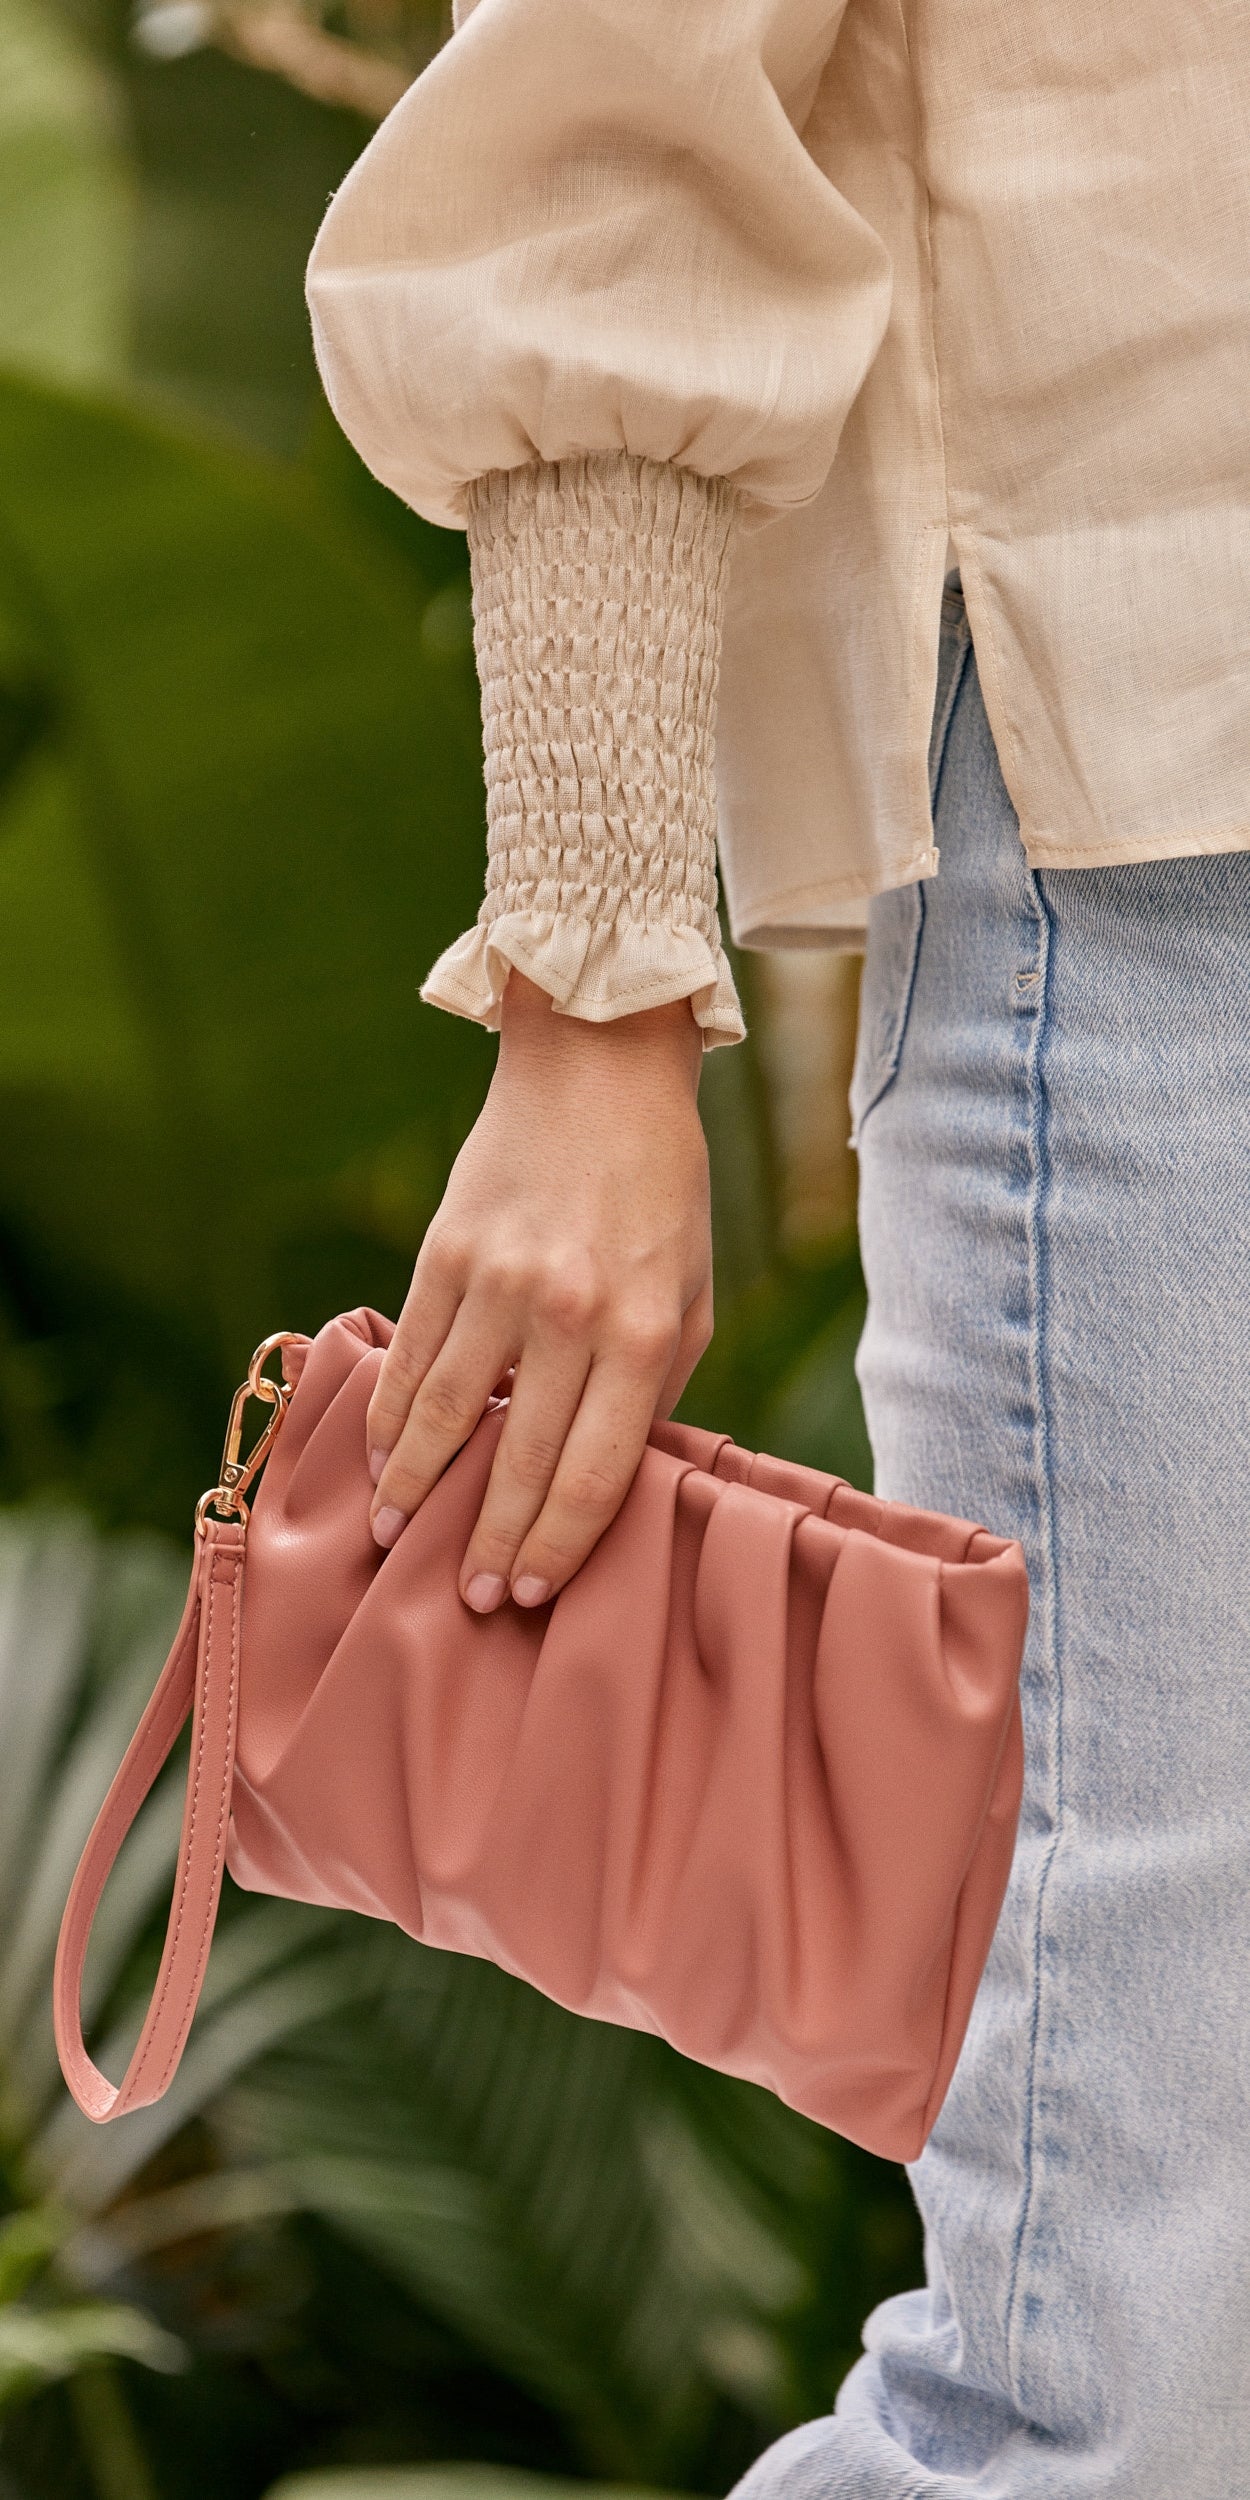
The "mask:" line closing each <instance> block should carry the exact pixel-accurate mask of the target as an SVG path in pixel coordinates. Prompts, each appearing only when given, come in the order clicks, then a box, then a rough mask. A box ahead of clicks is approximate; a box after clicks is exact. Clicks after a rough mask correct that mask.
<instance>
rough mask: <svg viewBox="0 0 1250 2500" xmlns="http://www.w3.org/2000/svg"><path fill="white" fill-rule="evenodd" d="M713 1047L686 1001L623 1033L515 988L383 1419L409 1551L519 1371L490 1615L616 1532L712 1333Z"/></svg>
mask: <svg viewBox="0 0 1250 2500" xmlns="http://www.w3.org/2000/svg"><path fill="white" fill-rule="evenodd" d="M702 1050H703V1037H702V1034H701V1032H700V1030H699V1027H698V1025H697V1024H696V1023H695V1020H694V1017H693V1016H692V1014H691V1012H690V1007H689V1002H688V1000H686V999H684V998H683V999H677V1000H675V1001H673V1002H672V1003H671V1004H670V1005H668V1006H665V1007H657V1008H650V1009H647V1010H645V1011H643V1012H641V1013H639V1014H637V1015H632V1016H621V1017H618V1018H616V1019H614V1020H613V1021H612V1022H609V1023H606V1024H590V1023H588V1022H587V1021H586V1019H585V1018H584V1017H576V1016H566V1015H558V1014H556V1012H555V1011H554V1009H553V1006H552V1002H551V999H550V998H549V997H548V995H547V993H546V991H545V990H541V989H539V988H538V987H537V986H536V985H535V984H534V983H533V982H532V981H529V980H527V979H526V978H525V976H524V975H523V974H522V973H519V972H517V971H515V970H514V971H513V972H512V973H510V975H509V978H508V985H507V988H506V990H505V991H504V996H503V1005H502V1024H501V1030H500V1037H499V1055H498V1059H497V1062H496V1066H495V1072H494V1075H493V1077H492V1079H491V1085H490V1091H489V1094H488V1095H487V1098H486V1102H485V1104H484V1106H483V1108H482V1112H481V1114H480V1117H479V1118H478V1120H477V1121H476V1123H475V1125H474V1127H473V1128H472V1129H471V1131H470V1133H469V1135H468V1137H467V1138H466V1140H465V1143H464V1145H463V1146H462V1147H461V1149H460V1153H459V1154H458V1155H457V1157H456V1161H455V1164H454V1165H453V1167H452V1172H451V1177H450V1179H449V1181H448V1184H447V1189H446V1192H445V1194H444V1197H443V1201H442V1204H441V1206H440V1207H439V1210H438V1213H437V1215H436V1216H435V1217H434V1219H433V1221H432V1223H431V1224H430V1226H429V1229H428V1230H427V1232H426V1235H425V1239H424V1241H423V1242H422V1244H421V1250H420V1254H419V1256H418V1259H417V1263H416V1267H415V1269H414V1271H413V1278H412V1283H411V1286H410V1287H409V1290H408V1294H407V1298H406V1300H405V1302H404V1307H403V1310H402V1312H401V1314H400V1317H399V1322H398V1325H397V1327H396V1330H395V1335H394V1338H393V1339H392V1341H391V1344H390V1346H389V1347H388V1348H387V1352H386V1357H385V1360H384V1362H383V1364H382V1368H381V1371H380V1373H379V1375H378V1379H377V1383H376V1385H375V1388H374V1393H373V1396H372V1398H371V1400H370V1403H369V1413H368V1419H367V1438H368V1445H369V1453H370V1457H369V1463H370V1469H371V1472H372V1473H373V1476H374V1479H375V1482H376V1485H377V1491H376V1493H375V1496H374V1502H373V1513H372V1519H373V1533H374V1535H375V1537H376V1538H377V1540H378V1543H379V1544H381V1545H392V1544H393V1543H394V1542H395V1539H396V1538H397V1537H398V1536H399V1535H400V1534H401V1532H402V1530H403V1528H404V1527H405V1526H406V1524H407V1521H408V1519H409V1518H410V1517H411V1515H412V1513H413V1511H415V1510H416V1509H417V1507H418V1505H419V1504H420V1503H421V1502H422V1501H423V1500H424V1499H425V1496H426V1494H427V1493H428V1492H429V1491H430V1488H431V1486H432V1485H433V1484H435V1483H436V1482H437V1479H438V1477H439V1476H440V1475H441V1474H442V1471H443V1469H444V1467H446V1465H447V1463H448V1461H449V1460H450V1459H452V1458H453V1457H454V1456H455V1453H456V1451H457V1450H458V1449H459V1448H460V1447H461V1446H462V1444H463V1443H464V1442H465V1441H467V1439H468V1437H469V1435H470V1433H471V1432H472V1431H473V1428H474V1426H475V1425H476V1423H477V1422H478V1420H479V1418H480V1416H481V1415H482V1413H483V1411H484V1409H485V1406H486V1402H487V1399H488V1398H489V1396H490V1394H491V1391H492V1390H493V1389H494V1388H496V1386H497V1385H498V1384H499V1382H500V1380H501V1378H502V1375H503V1374H504V1373H505V1372H506V1371H507V1369H508V1367H509V1365H510V1364H515V1366H516V1372H515V1378H514V1380H513V1383H512V1393H511V1400H510V1404H509V1407H508V1413H507V1416H506V1419H505V1422H504V1426H503V1431H502V1433H501V1435H500V1440H499V1447H498V1449H497V1450H496V1453H495V1458H494V1464H493V1466H492V1468H491V1474H490V1481H489V1483H488V1485H487V1488H486V1495H485V1499H484V1501H483V1504H482V1509H481V1512H480V1515H479V1517H478V1519H477V1522H476V1524H475V1526H474V1529H473V1532H472V1534H471V1536H470V1538H469V1543H468V1547H467V1549H466V1552H465V1555H464V1559H463V1562H462V1565H461V1570H460V1591H461V1595H462V1596H463V1597H464V1598H465V1599H466V1600H467V1602H468V1603H469V1604H470V1605H471V1606H474V1607H476V1608H477V1609H478V1610H479V1611H481V1612H489V1610H490V1609H491V1608H492V1607H493V1606H497V1605H499V1604H500V1603H501V1602H502V1600H503V1598H504V1597H505V1595H506V1594H507V1593H508V1587H509V1582H510V1583H511V1593H512V1595H513V1597H514V1598H516V1600H517V1601H518V1603H519V1604H521V1605H523V1606H524V1605H530V1606H537V1605H541V1604H542V1603H543V1602H544V1600H545V1599H546V1598H548V1597H550V1596H553V1595H554V1594H555V1593H556V1591H557V1590H559V1589H561V1588H562V1587H563V1586H564V1583H565V1581H566V1580H568V1579H570V1578H571V1577H572V1575H573V1573H574V1572H575V1571H576V1570H577V1568H578V1566H579V1564H580V1563H582V1562H584V1561H585V1559H586V1556H587V1555H588V1554H589V1553H590V1551H591V1549H592V1547H593V1546H594V1545H595V1544H596V1543H597V1541H598V1539H599V1537H600V1536H601V1535H602V1533H603V1531H604V1529H605V1528H606V1527H607V1526H608V1524H609V1522H610V1521H611V1520H612V1519H614V1518H615V1516H616V1513H617V1511H618V1510H619V1508H620V1505H621V1503H622V1501H623V1500H624V1498H625V1495H626V1493H627V1492H628V1490H629V1487H630V1484H631V1483H632V1481H633V1477H634V1474H635V1472H636V1469H637V1466H638V1462H639V1460H640V1458H641V1456H642V1453H643V1449H644V1448H645V1446H646V1439H647V1434H648V1432H649V1431H650V1428H651V1425H652V1423H653V1421H654V1420H655V1419H656V1417H657V1416H660V1417H663V1416H668V1415H670V1414H671V1413H672V1410H673V1408H674V1406H675V1405H676V1404H677V1401H678V1399H679V1397H680V1396H681V1393H682V1390H683V1389H684V1387H685V1385H686V1382H687V1380H688V1379H689V1377H690V1374H691V1372H692V1371H693V1370H694V1368H695V1365H696V1363H697V1362H698V1360H699V1357H700V1355H701V1354H702V1353H703V1350H704V1348H705V1346H706V1345H707V1344H708V1341H709V1339H710V1337H711V1334H712V1238H711V1220H710V1199H709V1186H708V1158H707V1145H706V1140H705V1138H704V1135H703V1128H702V1124H701V1122H700V1119H699V1112H698V1089H699V1072H700V1067H701V1064H702Z"/></svg>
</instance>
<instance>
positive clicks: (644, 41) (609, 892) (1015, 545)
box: [308, 0, 1250, 1048]
mask: <svg viewBox="0 0 1250 2500" xmlns="http://www.w3.org/2000/svg"><path fill="white" fill-rule="evenodd" d="M308 295H309V303H310V307H311V312H312V319H313V328H314V336H315V342H316V349H317V356H318V361H319V365H320V370H321V374H322V377H323V380H324V383H325V387H326V390H327V392H328V395H329V398H330V401H331V404H332V406H333V408H334V410H335V412H336V414H337V416H338V418H339V420H340V422H341V424H342V425H343V427H344V428H345V430H346V432H347V433H348V435H349V436H350V437H351V439H352V441H353V442H354V443H355V445H356V447H357V449H358V450H359V452H360V453H361V455H362V457H363V458H364V460H365V461H366V462H367V463H368V465H369V467H370V468H371V469H372V470H373V471H374V473H375V474H376V475H377V476H378V477H379V478H382V479H383V480H384V481H385V482H386V484H387V485H388V486H390V487H393V488H394V490H395V492H396V493H397V494H399V495H401V496H402V497H403V498H404V500H405V501H406V502H407V503H409V504H410V505H412V506H413V507H414V509H415V510H416V511H418V512H420V513H422V514H424V516H425V518H426V519H427V520H429V521H433V522H437V523H441V524H443V525H444V526H446V527H448V528H452V529H465V530H467V533H468V542H469V553H470V562H471V568H472V581H473V608H474V635H475V648H476V652H477V659H478V667H479V672H480V676H481V683H482V707H483V730H484V753H485V775H486V790H487V833H488V861H487V873H486V892H485V897H484V900H483V903H482V908H481V911H480V912H479V915H478V919H477V922H476V924H475V926H474V927H473V928H472V929H471V930H468V931H466V932H465V934H464V935H463V936H462V937H460V938H458V939H457V940H456V941H455V943H454V944H453V945H452V946H450V947H449V948H448V949H447V950H446V952H445V953H443V954H442V955H440V957H439V959H438V961H437V963H436V964H435V965H434V967H433V969H432V970H431V972H430V973H429V975H428V977H427V979H426V981H425V983H424V984H423V986H422V990H421V995H422V997H423V998H426V999H429V1000H432V1001H434V1002H435V1003H436V1004H438V1005H439V1006H442V1007H446V1008H449V1009H451V1010H452V1011H453V1012H455V1013H457V1014H460V1015H466V1016H473V1017H476V1018H478V1019H479V1020H480V1021H481V1022H483V1023H485V1024H487V1025H490V1026H492V1027H494V1028H497V1027H498V1024H499V1000H500V997H501V995H502V991H503V987H504V984H505V982H506V980H507V977H508V970H509V967H510V966H511V965H518V966H520V967H521V968H522V969H523V970H524V971H525V972H527V973H528V974H529V975H530V977H531V978H532V979H533V980H535V981H536V982H538V983H539V984H540V985H541V986H542V987H543V988H545V989H546V990H547V991H548V992H549V993H550V995H551V996H552V997H553V999H554V1001H555V1003H556V1005H557V1007H558V1008H560V1009H562V1010H563V1011H565V1012H567V1013H570V1014H574V1015H581V1016H588V1017H592V1018H595V1019H604V1018H609V1017H613V1016H618V1015H623V1014H626V1013H628V1012H630V1011H631V1010H633V1009H635V1008H639V1007H647V1006H654V1005H658V1004H659V1003H660V1002H661V1001H663V1000H667V999H671V998H676V997H682V996H688V997H689V998H690V1001H691V1006H692V1009H693V1012H694V1013H695V1015H696V1017H697V1019H698V1022H699V1023H700V1025H701V1026H702V1028H703V1039H704V1045H705V1047H709V1048H710V1047H712V1046H714V1045H716V1044H718V1043H727V1042H733V1041H735V1040H739V1039H741V1037H742V1035H743V1032H744V1026H743V1022H742V1017H741V1013H740V1010H739V1005H738V1000H737V997H736V994H735V990H734V985H733V981H732V978H731V974H730V970H729V966H728V962H727V960H726V957H725V954H724V950H723V948H722V946H721V942H720V932H719V924H718V920H717V877H716V846H717V842H719V853H720V867H721V873H722V876H723V881H724V888H725V901H726V908H727V913H728V920H729V926H730V930H731V933H732V935H733V938H734V940H735V942H736V943H737V944H738V945H739V946H743V947H757V948H758V947H787V946H802V945H810V944H824V945H830V944H833V945H838V944H852V945H853V944H856V943H862V934H863V929H864V924H865V916H866V905H867V900H868V897H869V896H870V895H873V894H876V893H879V892H881V891H882V890H884V889H885V888H887V887H891V886H898V885H904V884H907V883H908V882H910V881H911V880H913V879H915V878H919V877H927V876H931V875H933V874H934V872H935V871H936V870H937V867H938V854H937V850H936V849H935V847H934V833H933V820H932V814H931V810H930V803H929V790H928V774H927V748H928V739H929V730H930V722H931V715H932V709H933V701H934V693H935V681H936V667H937V643H938V631H939V616H940V605H941V593H942V583H943V577H944V574H945V572H946V569H947V566H948V563H950V562H951V561H952V559H954V560H957V562H958V564H959V567H960V570H961V574H962V579H963V587H964V594H965V597H966V600H967V605H968V613H969V619H970V623H971V627H972V633H973V638H974V641H975V644H976V649H977V655H978V662H979V666H980V671H981V679H982V685H983V688H984V694H985V702H986V708H987V712H988V715H989V720H990V725H991V728H992V730H993V734H994V739H995V743H996V746H997V748H998V753H999V756H1000V758H1001V762H1002V768H1003V774H1004V778H1005V781H1006V784H1007V788H1008V790H1009V792H1010V795H1011V798H1012V800H1013V802H1014V805H1015V807H1016V810H1017V812H1018V815H1019V818H1020V829H1021V836H1022V840H1023V844H1024V849H1025V853H1026V856H1027V858H1028V860H1029V861H1030V862H1031V863H1032V864H1033V865H1034V866H1036V867H1045V868H1070V867H1082V866H1088V865H1093V864H1095V863H1101V862H1107V861H1118V860H1141V859H1150V858H1156V857H1161V856H1172V855H1176V854H1180V853H1193V852H1215V851H1231V850H1240V849H1245V848H1247V847H1250V660H1248V649H1250V5H1248V0H1167V5H1164V0H476V5H474V0H457V6H456V12H455V26H454V32H453V34H452V35H451V37H450V38H449V40H448V41H447V42H446V43H445V45H444V46H443V49H442V50H441V52H439V53H438V55H437V56H436V57H435V59H434V60H433V61H432V62H431V63H430V65H429V66H428V68H427V69H426V70H425V71H424V73H423V74H422V76H421V77H420V78H418V79H417V81H416V82H415V84H414V85H413V86H412V87H411V88H410V89H409V91H408V92H407V94H406V95H405V96H404V97H403V98H402V100H401V102H400V103H399V104H397V105H396V107H395V109H394V111H393V112H392V113H391V114H390V116H389V118H388V119H387V120H386V121H385V122H384V123H383V125H382V127H381V129H380V130H379V131H378V132H377V133H376V135H375V136H374V138H373V139H372V140H371V142H370V144H369V146H368V147H367V148H366V149H365V151H364V154H363V155H362V156H361V158H360V159H359V161H358V163H357V164H356V165H354V166H353V168H352V170H351V172H350V173H349V175H348V177H347V179H346V181H345V182H344V183H343V185H342V188H341V189H340V190H339V192H338V193H337V195H336V196H335V198H334V199H333V201H332V202H331V204H330V207H329V210H328V212H327V215H326V217H325V220H324V223H323V225H322V227H321V231H320V233H319V235H318V236H317V240H316V244H315V246H314V249H313V253H312V258H311V262H310V265H309V275H308ZM718 714H719V717H718ZM714 742H715V748H714Z"/></svg>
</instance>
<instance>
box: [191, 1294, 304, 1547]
mask: <svg viewBox="0 0 1250 2500" xmlns="http://www.w3.org/2000/svg"><path fill="white" fill-rule="evenodd" d="M303 1342H304V1340H303V1338H302V1337H301V1335H300V1333H299V1331H298V1330H297V1329H291V1328H284V1329H279V1330H278V1331H277V1333H276V1335H274V1336H272V1337H266V1338H264V1339H263V1341H262V1343H261V1344H260V1345H258V1346H257V1348H256V1352H255V1353H254V1355H253V1356H252V1359H251V1362H250V1363H249V1364H248V1367H247V1378H246V1380H244V1381H241V1382H240V1384H239V1387H238V1388H237V1389H236V1390H235V1393H234V1397H233V1399H232V1401H231V1406H230V1421H229V1423H228V1424H227V1426H226V1439H225V1446H224V1448H223V1450H222V1453H221V1476H220V1478H219V1480H218V1482H217V1483H216V1484H215V1485H213V1486H211V1487H210V1489H209V1491H208V1492H207V1493H201V1495H200V1498H199V1500H198V1502H197V1503H196V1505H195V1530H196V1535H197V1536H202V1535H203V1533H204V1522H205V1519H206V1517H207V1514H208V1512H209V1511H210V1510H211V1509H213V1508H214V1507H216V1509H217V1510H218V1511H219V1512H225V1513H226V1514H227V1516H229V1515H230V1514H233V1516H234V1517H235V1518H236V1519H240V1520H242V1521H243V1522H244V1523H246V1520H247V1516H248V1506H247V1503H246V1502H245V1501H244V1499H243V1496H244V1494H245V1493H246V1491H247V1489H248V1486H249V1485H250V1484H251V1483H252V1482H253V1481H254V1479H255V1478H256V1477H257V1476H258V1475H259V1473H260V1470H261V1468H262V1467H263V1466H264V1464H265V1460H266V1459H267V1458H268V1456H269V1453H270V1450H271V1449H272V1448H273V1445H274V1441H275V1440H276V1438H277V1435H278V1431H279V1429H280V1427H281V1423H282V1418H283V1416H284V1415H285V1413H286V1410H287V1408H288V1406H289V1405H290V1403H291V1399H292V1398H293V1396H294V1394H295V1392H294V1390H293V1388H292V1386H291V1383H290V1382H289V1381H288V1380H270V1379H268V1378H267V1377H266V1374H265V1371H264V1368H263V1367H264V1365H265V1364H266V1363H267V1362H268V1360H269V1357H270V1355H271V1354H273V1353H275V1352H276V1350H277V1348H278V1347H279V1346H284V1345H302V1344H303ZM249 1398H259V1399H260V1401H261V1403H262V1405H265V1406H271V1407H272V1408H273V1413H272V1415H271V1416H270V1418H269V1421H268V1423H267V1424H266V1426H265V1429H264V1431H263V1432H262V1434H261V1436H260V1439H259V1440H258V1441H257V1442H255V1443H254V1445H253V1447H252V1448H251V1449H250V1450H249V1452H248V1454H247V1457H246V1458H240V1456H239V1445H240V1443H241V1441H242V1439H243V1410H244V1408H245V1406H246V1405H247V1402H248V1399H249Z"/></svg>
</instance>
